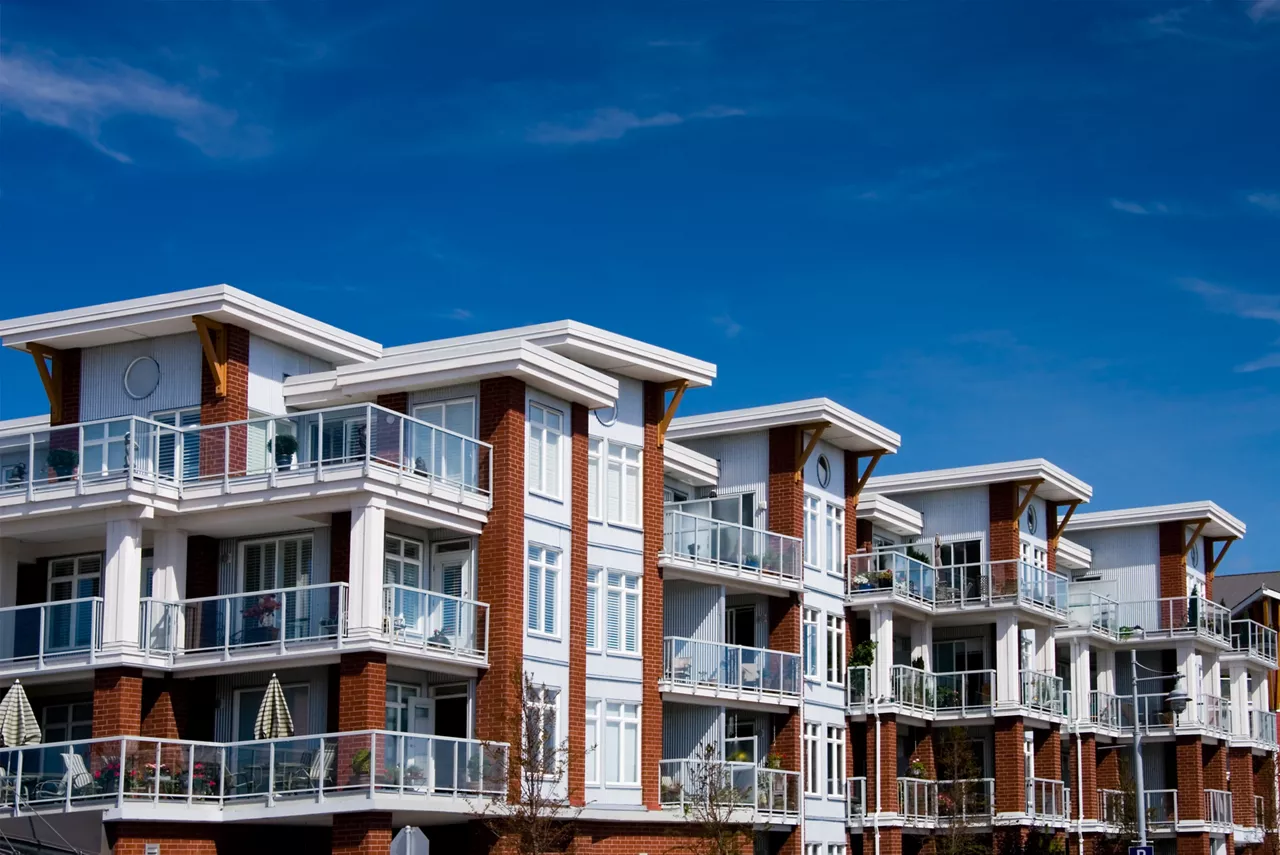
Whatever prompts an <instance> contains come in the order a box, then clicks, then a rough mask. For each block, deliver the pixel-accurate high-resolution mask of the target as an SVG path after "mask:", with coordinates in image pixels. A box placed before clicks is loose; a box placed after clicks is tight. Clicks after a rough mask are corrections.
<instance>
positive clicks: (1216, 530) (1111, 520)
mask: <svg viewBox="0 0 1280 855" xmlns="http://www.w3.org/2000/svg"><path fill="white" fill-rule="evenodd" d="M1197 520H1208V521H1209V524H1208V525H1206V526H1205V528H1204V534H1205V535H1206V536H1207V537H1244V533H1245V524H1244V523H1243V522H1241V521H1240V520H1238V519H1236V518H1235V517H1233V516H1232V515H1231V514H1229V513H1227V512H1226V511H1225V510H1223V509H1222V508H1221V507H1220V506H1219V505H1218V504H1217V503H1216V502H1183V503H1181V504H1176V505H1151V506H1148V507H1145V508H1123V509H1120V510H1114V511H1091V512H1089V513H1087V514H1075V515H1074V516H1072V517H1071V521H1070V522H1068V523H1067V528H1069V529H1071V530H1073V531H1094V530H1097V529H1104V528H1124V527H1127V526H1143V525H1159V524H1160V523H1165V522H1186V523H1187V524H1188V525H1189V524H1191V523H1192V522H1194V521H1197Z"/></svg>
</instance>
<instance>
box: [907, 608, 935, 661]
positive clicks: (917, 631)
mask: <svg viewBox="0 0 1280 855" xmlns="http://www.w3.org/2000/svg"><path fill="white" fill-rule="evenodd" d="M917 659H923V660H924V670H926V671H932V670H933V624H932V622H930V621H928V620H913V621H912V622H911V661H912V662H914V661H915V660H917Z"/></svg>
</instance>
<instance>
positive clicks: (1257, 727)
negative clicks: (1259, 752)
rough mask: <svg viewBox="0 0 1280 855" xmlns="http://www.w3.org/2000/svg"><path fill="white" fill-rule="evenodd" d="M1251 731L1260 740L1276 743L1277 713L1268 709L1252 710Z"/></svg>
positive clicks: (1250, 717)
mask: <svg viewBox="0 0 1280 855" xmlns="http://www.w3.org/2000/svg"><path fill="white" fill-rule="evenodd" d="M1249 732H1250V735H1251V736H1252V737H1253V738H1254V739H1256V740H1257V741H1258V742H1265V743H1267V744H1268V745H1275V744H1276V743H1277V739H1276V714H1275V713H1273V712H1267V711H1266V710H1250V715H1249Z"/></svg>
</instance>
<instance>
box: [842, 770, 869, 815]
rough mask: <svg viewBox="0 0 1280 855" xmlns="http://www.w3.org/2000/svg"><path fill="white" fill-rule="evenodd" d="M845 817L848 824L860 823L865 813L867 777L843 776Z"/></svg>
mask: <svg viewBox="0 0 1280 855" xmlns="http://www.w3.org/2000/svg"><path fill="white" fill-rule="evenodd" d="M844 807H845V818H846V819H847V820H848V822H849V824H850V825H860V824H861V823H862V820H863V818H865V817H866V815H867V779H866V778H845V781H844Z"/></svg>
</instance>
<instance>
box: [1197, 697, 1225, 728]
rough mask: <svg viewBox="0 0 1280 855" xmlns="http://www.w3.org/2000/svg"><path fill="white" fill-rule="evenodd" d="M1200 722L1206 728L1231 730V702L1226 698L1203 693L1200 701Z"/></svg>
mask: <svg viewBox="0 0 1280 855" xmlns="http://www.w3.org/2000/svg"><path fill="white" fill-rule="evenodd" d="M1200 723H1201V724H1203V725H1204V727H1205V729H1206V730H1212V731H1215V732H1217V733H1223V734H1227V733H1230V732H1231V703H1230V702H1229V701H1228V700H1227V699H1226V698H1219V697H1215V696H1214V695H1205V696H1204V699H1203V700H1201V701H1200Z"/></svg>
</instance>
